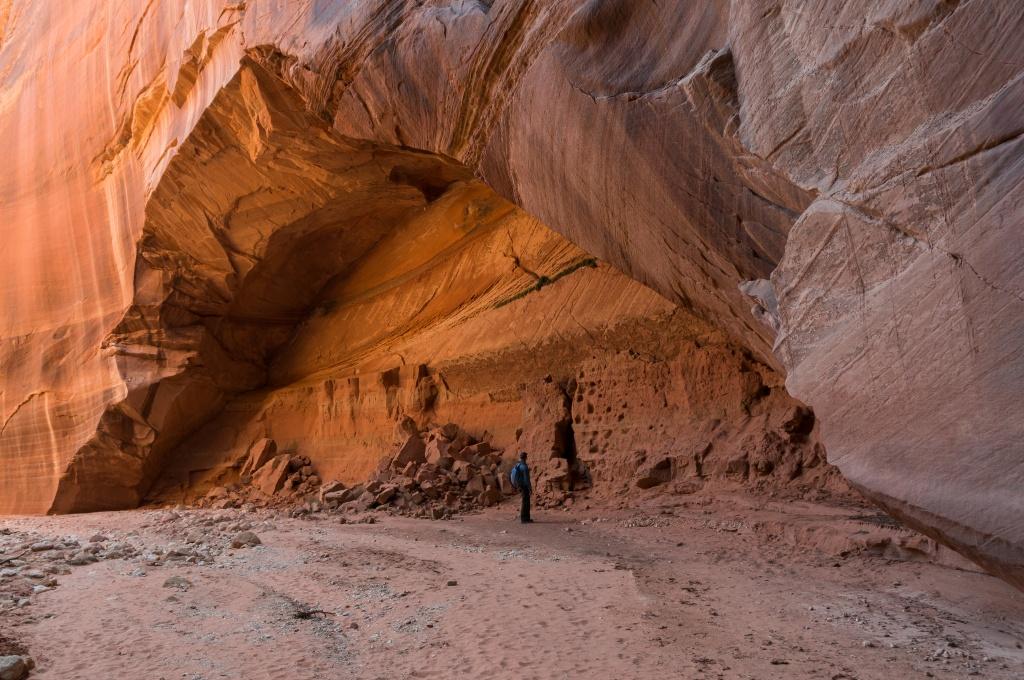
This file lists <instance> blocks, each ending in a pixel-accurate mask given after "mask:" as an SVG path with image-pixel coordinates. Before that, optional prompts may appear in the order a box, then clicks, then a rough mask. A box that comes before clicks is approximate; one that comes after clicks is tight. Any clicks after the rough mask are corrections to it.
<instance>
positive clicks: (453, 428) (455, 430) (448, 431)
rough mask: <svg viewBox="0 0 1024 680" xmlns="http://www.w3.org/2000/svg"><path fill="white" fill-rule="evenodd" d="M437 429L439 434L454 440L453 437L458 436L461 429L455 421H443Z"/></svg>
mask: <svg viewBox="0 0 1024 680" xmlns="http://www.w3.org/2000/svg"><path fill="white" fill-rule="evenodd" d="M438 431H439V432H440V434H441V436H442V437H444V438H445V439H447V440H448V441H454V440H455V438H456V437H458V436H459V433H460V432H461V431H462V430H461V429H460V428H459V426H458V425H456V424H455V423H445V424H444V425H442V426H441V427H440V428H439V430H438Z"/></svg>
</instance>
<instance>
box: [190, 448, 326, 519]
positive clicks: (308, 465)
mask: <svg viewBox="0 0 1024 680" xmlns="http://www.w3.org/2000/svg"><path fill="white" fill-rule="evenodd" d="M235 467H236V468H240V470H239V475H238V481H237V482H234V483H230V484H227V485H225V486H215V487H214V488H212V489H210V491H209V492H207V494H206V495H205V496H203V497H202V498H199V499H197V501H196V502H195V505H197V506H199V507H208V508H213V509H217V510H223V509H227V508H238V507H241V506H242V505H243V504H245V503H250V502H251V503H257V504H259V505H266V504H272V503H273V501H278V502H280V503H288V502H294V501H295V500H303V499H306V498H307V497H310V496H313V495H315V494H317V493H318V491H319V489H320V484H321V482H320V476H319V475H318V474H317V473H316V470H315V469H314V468H313V464H312V461H311V460H310V459H309V457H308V456H302V455H297V454H293V453H278V450H277V442H275V441H274V440H273V439H260V440H258V441H256V442H254V443H253V444H252V445H251V446H250V447H249V450H248V452H247V453H246V455H244V456H242V457H241V458H240V459H239V460H238V461H236V463H235Z"/></svg>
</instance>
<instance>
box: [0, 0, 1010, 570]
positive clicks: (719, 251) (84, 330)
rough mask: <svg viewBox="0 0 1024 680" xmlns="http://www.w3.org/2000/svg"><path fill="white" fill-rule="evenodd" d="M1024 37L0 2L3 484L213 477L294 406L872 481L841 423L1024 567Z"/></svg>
mask: <svg viewBox="0 0 1024 680" xmlns="http://www.w3.org/2000/svg"><path fill="white" fill-rule="evenodd" d="M1022 28H1024V7H1021V6H1020V5H1019V3H1012V2H993V3H983V2H978V1H975V2H910V3H905V2H891V3H888V2H886V3H878V2H868V1H866V0H865V1H864V2H852V1H851V2H845V3H834V2H780V1H771V2H769V1H765V2H746V1H744V2H739V1H736V2H725V1H721V2H707V3H704V2H701V3H696V2H682V1H679V2H664V3H657V4H656V3H643V2H636V1H629V0H616V1H611V2H585V1H583V0H578V1H559V2H540V1H530V0H522V1H509V2H476V1H472V0H465V1H459V2H413V1H408V2H401V1H390V2H387V1H386V2H353V3H328V2H306V3H290V2H258V1H254V2H243V3H233V4H225V3H222V2H189V3H185V2H175V1H174V0H154V1H153V2H148V3H146V2H117V3H115V2H107V3H89V4H88V5H87V4H85V3H77V4H72V5H69V6H63V4H58V3H28V2H12V1H10V0H5V1H0V83H2V87H3V94H2V98H0V145H2V148H4V149H6V150H7V159H8V163H7V166H8V167H7V168H6V169H5V171H4V172H3V173H2V174H0V222H2V224H3V228H4V235H5V244H6V245H5V248H4V249H3V250H2V251H0V272H2V275H0V291H2V293H3V296H4V302H5V314H4V317H3V327H2V329H0V365H2V367H3V384H2V385H0V389H2V392H0V411H2V416H3V424H2V427H0V463H2V464H0V511H2V512H8V513H13V512H21V513H43V512H55V513H62V512H74V511H84V510H99V509H113V508H128V507H135V506H137V505H138V504H139V503H141V502H143V501H144V500H147V499H152V498H170V497H173V496H174V495H175V494H179V495H180V496H182V497H184V496H187V493H188V490H189V489H190V488H193V487H201V485H202V483H203V482H204V480H205V479H206V476H208V475H211V474H215V473H216V472H217V470H218V469H219V467H223V466H226V465H229V464H231V463H232V462H234V461H236V460H238V459H239V458H240V457H243V456H244V455H245V453H246V452H247V451H248V449H249V446H250V445H251V444H252V443H253V442H254V441H257V440H259V439H260V438H263V437H271V438H273V439H274V440H275V441H277V442H278V443H279V444H280V445H282V446H284V447H286V448H288V449H289V450H294V451H297V452H298V453H300V454H302V455H305V456H308V457H309V458H310V459H311V461H313V462H315V463H316V466H317V468H318V469H319V470H321V471H322V473H323V474H324V475H327V476H329V477H336V478H338V479H341V480H343V481H349V482H353V481H356V480H358V479H361V478H365V477H366V476H367V475H368V474H370V473H371V472H372V471H373V470H374V468H375V467H376V465H377V463H378V461H379V459H380V458H381V457H383V456H385V455H388V454H390V453H391V447H392V446H393V441H394V427H395V423H396V421H398V420H399V419H400V417H401V416H410V417H412V418H413V419H414V420H417V421H418V424H419V425H421V426H423V425H427V424H430V423H442V422H445V421H449V420H450V421H453V422H457V423H459V424H460V425H461V426H462V427H464V428H466V429H468V430H472V431H474V432H475V433H476V434H477V436H480V437H482V436H483V435H484V433H485V432H486V433H487V434H488V436H489V437H490V441H492V442H493V444H494V445H495V446H496V447H499V448H516V447H517V446H519V445H521V446H523V447H529V448H531V449H533V450H535V451H551V452H554V453H556V454H560V455H556V456H555V457H554V458H552V459H551V460H558V459H562V460H565V458H564V455H566V454H568V453H571V454H572V457H573V460H574V461H578V463H579V464H580V465H583V466H585V468H586V471H587V474H588V475H589V476H590V478H591V480H592V482H593V484H594V488H595V491H601V492H603V493H606V494H607V495H609V496H611V495H614V494H615V493H618V492H621V490H622V489H623V488H631V489H632V488H635V487H636V483H637V480H638V479H645V480H652V483H656V485H657V486H659V487H662V488H664V489H666V490H671V491H674V492H676V493H687V492H692V491H694V490H696V489H699V488H701V487H703V486H704V485H706V484H707V483H709V482H713V483H716V484H717V483H722V484H735V485H739V486H743V485H746V486H758V485H761V486H766V485H767V486H772V485H778V486H786V485H790V484H793V483H795V484H798V485H808V486H811V487H815V486H821V485H825V486H829V485H835V484H841V482H840V481H838V480H837V479H836V477H835V473H834V472H833V471H832V470H831V468H830V467H829V466H828V464H827V463H826V462H825V460H824V456H825V453H824V451H825V449H826V448H827V451H828V459H829V462H830V463H831V464H833V465H835V466H837V467H838V469H839V470H840V471H841V472H842V474H843V476H844V477H845V479H846V480H848V481H849V482H850V483H851V484H852V485H853V486H855V487H856V488H857V489H858V490H860V491H861V492H862V493H864V494H865V495H867V496H868V497H870V498H871V499H872V500H874V501H875V502H877V503H879V504H881V505H882V506H883V507H884V508H886V509H887V510H888V511H889V512H891V513H892V514H894V515H896V516H897V517H899V518H901V519H902V520H904V521H905V522H907V523H908V524H910V525H912V526H914V527H915V528H917V529H919V530H921V531H923V532H925V533H927V534H929V535H930V536H932V537H934V538H936V539H938V540H940V541H943V542H945V543H946V544H948V545H950V546H951V547H953V548H955V549H957V550H959V551H961V552H962V553H963V554H965V555H967V556H968V557H970V558H971V559H973V560H975V561H977V562H978V563H979V564H981V565H983V566H984V567H985V568H986V569H988V570H990V571H991V572H992V573H994V574H997V575H999V576H1000V577H1002V578H1004V579H1006V580H1008V581H1010V582H1012V583H1014V584H1016V585H1017V586H1018V587H1020V586H1022V585H1024V566H1022V565H1024V520H1022V519H1021V518H1022V517H1024V513H1022V510H1024V497H1022V495H1021V494H1020V488H1021V483H1022V482H1024V460H1022V459H1021V456H1020V444H1019V442H1020V441H1021V439H1022V434H1024V417H1022V416H1024V414H1022V406H1021V402H1020V399H1019V388H1020V385H1022V384H1024V357H1022V355H1021V352H1020V348H1021V338H1022V337H1024V313H1022V311H1024V310H1022V305H1024V294H1022V292H1021V291H1022V290H1024V270H1022V268H1021V267H1020V265H1019V262H1020V261H1021V256H1022V255H1024V239H1022V238H1021V230H1020V228H1019V225H1020V222H1021V218H1022V214H1021V212H1022V210H1024V209H1022V207H1021V206H1022V205H1024V201H1021V200H1020V199H1021V192H1022V189H1021V181H1020V178H1021V174H1022V172H1024V170H1022V167H1024V166H1022V161H1021V159H1022V154H1021V145H1022V143H1024V142H1022V134H1021V133H1022V130H1024V126H1022V122H1021V116H1020V111H1021V110H1022V106H1021V105H1022V103H1024V102H1022V99H1024V81H1022V78H1021V62H1020V40H1019V38H1018V37H1016V36H1019V35H1021V29H1022ZM798 400H800V401H798ZM805 404H806V406H805ZM809 409H813V415H812V413H811V411H810V410H809ZM567 422H568V424H567ZM566 428H569V429H566ZM568 432H571V434H572V442H573V445H572V447H571V448H572V451H571V452H569V451H567V450H566V447H565V446H564V442H565V440H566V436H567V433H568ZM559 442H561V443H559ZM823 446H824V448H823ZM559 465H560V464H559ZM646 483H647V482H645V484H646Z"/></svg>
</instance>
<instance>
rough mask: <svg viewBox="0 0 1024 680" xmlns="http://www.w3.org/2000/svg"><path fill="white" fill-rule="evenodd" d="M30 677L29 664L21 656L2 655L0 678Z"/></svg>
mask: <svg viewBox="0 0 1024 680" xmlns="http://www.w3.org/2000/svg"><path fill="white" fill-rule="evenodd" d="M26 677H28V664H26V663H25V660H24V659H23V658H21V657H20V656H0V680H22V678H26Z"/></svg>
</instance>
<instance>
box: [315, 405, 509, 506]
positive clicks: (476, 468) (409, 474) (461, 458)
mask: <svg viewBox="0 0 1024 680" xmlns="http://www.w3.org/2000/svg"><path fill="white" fill-rule="evenodd" d="M399 431H400V432H401V433H402V434H403V435H404V441H403V442H402V444H401V446H400V447H399V448H398V451H397V452H396V453H395V454H394V455H392V456H390V457H388V458H385V459H384V460H383V461H382V462H381V464H380V466H379V467H378V469H377V473H376V474H375V475H374V476H373V477H372V478H371V479H370V480H369V481H367V482H366V483H364V484H360V485H356V486H353V487H348V488H347V487H345V485H343V484H341V483H340V482H331V483H330V484H327V485H324V486H323V488H322V489H321V494H320V500H321V502H322V503H323V504H324V505H325V506H326V507H327V508H328V509H338V510H341V511H343V512H362V511H365V510H370V509H373V508H379V507H383V508H387V509H388V510H390V511H392V512H394V513H395V514H401V515H409V516H414V517H429V518H431V519H443V518H447V517H450V516H451V515H452V514H453V513H455V512H466V511H471V510H474V509H478V508H481V507H490V506H492V505H495V504H497V503H499V502H500V501H501V500H502V498H503V497H504V496H506V495H508V494H511V493H512V488H511V484H510V482H509V481H508V471H509V469H510V468H511V462H510V461H506V460H504V459H503V458H502V451H501V450H500V449H492V448H491V445H490V444H489V443H488V442H487V441H480V440H478V439H476V438H474V437H472V436H470V435H469V434H467V433H466V432H465V431H463V430H462V429H461V428H460V427H459V426H458V425H456V424H454V423H448V424H446V425H443V426H441V427H435V428H431V429H428V430H426V431H422V432H421V431H419V430H418V429H417V428H416V426H415V424H414V423H413V422H412V420H411V419H408V418H407V419H405V420H403V421H402V423H400V424H399Z"/></svg>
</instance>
